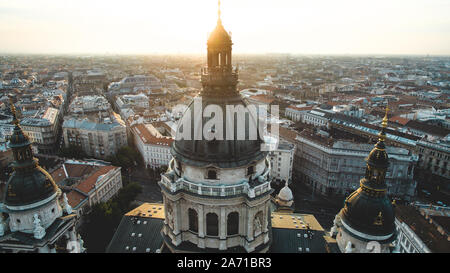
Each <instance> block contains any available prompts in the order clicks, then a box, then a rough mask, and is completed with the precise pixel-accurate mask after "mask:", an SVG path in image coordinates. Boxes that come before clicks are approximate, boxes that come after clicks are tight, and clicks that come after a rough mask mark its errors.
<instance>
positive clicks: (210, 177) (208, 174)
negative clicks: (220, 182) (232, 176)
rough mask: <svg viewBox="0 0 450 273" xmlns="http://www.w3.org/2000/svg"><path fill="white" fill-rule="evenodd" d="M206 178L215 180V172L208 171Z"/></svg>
mask: <svg viewBox="0 0 450 273" xmlns="http://www.w3.org/2000/svg"><path fill="white" fill-rule="evenodd" d="M206 178H207V179H217V171H216V170H208V172H207V175H206Z"/></svg>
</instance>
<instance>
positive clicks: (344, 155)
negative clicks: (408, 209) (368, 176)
mask: <svg viewBox="0 0 450 273" xmlns="http://www.w3.org/2000/svg"><path fill="white" fill-rule="evenodd" d="M370 149H371V145H370V144H361V143H352V142H347V141H333V140H332V139H329V138H324V137H322V136H319V135H317V134H315V133H313V132H311V131H308V130H305V131H303V132H301V133H300V134H299V135H298V136H297V150H296V153H295V161H294V173H295V175H296V177H298V179H299V180H300V181H302V182H303V183H305V184H307V185H309V186H310V187H312V188H313V190H314V192H315V193H318V194H321V195H325V196H332V195H335V194H338V195H348V194H349V193H350V192H352V191H354V190H356V189H357V188H358V187H359V181H360V179H361V178H362V177H364V175H365V163H364V159H365V155H367V153H368V152H370ZM387 151H388V152H389V155H390V162H391V164H390V165H389V168H388V171H387V173H386V183H387V185H388V195H390V196H393V197H397V198H401V199H405V200H411V198H412V197H414V196H415V195H416V186H417V182H416V181H414V179H413V173H414V167H415V165H416V163H417V160H418V157H417V156H416V155H414V154H411V152H409V151H408V150H406V149H403V148H395V147H387Z"/></svg>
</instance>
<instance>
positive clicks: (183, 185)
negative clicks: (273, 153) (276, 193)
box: [160, 162, 271, 198]
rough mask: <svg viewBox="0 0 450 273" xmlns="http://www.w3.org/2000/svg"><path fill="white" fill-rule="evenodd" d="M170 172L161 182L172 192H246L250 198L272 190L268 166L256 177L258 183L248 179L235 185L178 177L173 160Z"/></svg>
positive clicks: (211, 193) (219, 194)
mask: <svg viewBox="0 0 450 273" xmlns="http://www.w3.org/2000/svg"><path fill="white" fill-rule="evenodd" d="M169 166H170V167H169V169H168V172H166V173H165V174H162V175H161V182H160V183H161V184H162V185H164V186H165V187H166V188H167V189H168V190H169V191H170V192H172V193H175V192H177V191H179V190H185V191H188V192H192V193H195V194H199V195H204V196H235V195H238V194H246V195H247V196H248V197H249V198H255V197H257V196H259V195H262V194H264V193H266V192H268V191H270V189H271V187H270V180H269V173H270V169H269V168H266V170H265V172H264V173H263V174H261V175H259V176H258V177H256V179H257V181H258V184H257V185H255V186H253V187H252V186H250V184H249V181H248V180H243V181H242V182H241V183H238V184H233V185H225V184H221V185H206V184H202V183H194V182H190V181H187V180H186V179H184V178H182V177H178V176H177V175H176V174H175V173H174V171H173V169H172V168H171V167H172V162H171V163H169Z"/></svg>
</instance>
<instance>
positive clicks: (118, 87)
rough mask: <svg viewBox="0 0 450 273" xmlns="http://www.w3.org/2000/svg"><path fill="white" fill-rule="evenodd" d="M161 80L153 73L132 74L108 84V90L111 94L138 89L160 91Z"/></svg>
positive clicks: (132, 91)
mask: <svg viewBox="0 0 450 273" xmlns="http://www.w3.org/2000/svg"><path fill="white" fill-rule="evenodd" d="M162 88H163V87H162V84H161V81H160V80H159V79H158V78H156V77H155V76H153V75H134V76H128V77H125V78H123V79H122V80H121V81H120V82H113V83H111V84H110V85H109V87H108V91H109V92H110V93H112V94H130V93H136V92H138V91H147V92H148V93H150V94H151V93H152V91H156V92H160V90H161V89H162Z"/></svg>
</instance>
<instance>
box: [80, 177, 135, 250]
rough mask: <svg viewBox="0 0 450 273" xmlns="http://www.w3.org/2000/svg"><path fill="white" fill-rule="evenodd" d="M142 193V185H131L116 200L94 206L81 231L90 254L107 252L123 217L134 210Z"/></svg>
mask: <svg viewBox="0 0 450 273" xmlns="http://www.w3.org/2000/svg"><path fill="white" fill-rule="evenodd" d="M141 192H142V187H141V185H139V184H138V183H136V182H133V183H129V184H128V185H126V186H125V187H123V188H122V189H120V190H119V192H118V194H117V195H116V196H115V197H114V198H112V199H110V200H108V201H107V202H100V203H98V204H95V205H94V206H92V210H91V212H90V213H89V214H88V215H86V216H85V217H86V223H85V225H84V226H83V227H82V229H81V231H80V233H81V235H82V237H83V238H84V240H85V243H86V247H87V251H88V252H89V253H98V252H104V251H105V249H106V247H107V246H108V244H109V242H110V241H111V239H112V237H113V235H114V232H115V229H116V228H117V226H118V225H119V223H120V221H121V219H122V217H123V215H124V214H125V213H126V212H128V211H130V210H131V209H133V208H132V207H131V206H132V202H133V201H134V199H135V198H136V196H137V195H138V194H139V193H141Z"/></svg>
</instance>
